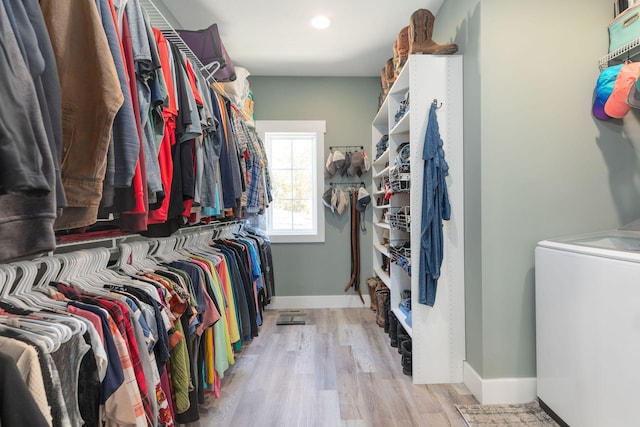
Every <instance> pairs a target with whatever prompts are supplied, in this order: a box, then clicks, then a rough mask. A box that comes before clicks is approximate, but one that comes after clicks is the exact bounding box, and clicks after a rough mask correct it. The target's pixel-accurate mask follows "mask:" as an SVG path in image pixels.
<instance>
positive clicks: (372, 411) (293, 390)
mask: <svg viewBox="0 0 640 427" xmlns="http://www.w3.org/2000/svg"><path fill="white" fill-rule="evenodd" d="M303 312H304V313H306V314H307V323H306V325H297V326H292V325H282V326H278V325H276V321H277V319H278V316H279V314H280V312H279V311H267V312H265V313H264V324H263V326H262V327H261V329H260V336H259V337H257V338H255V339H254V340H253V341H252V342H251V343H250V344H249V345H247V346H245V347H244V348H243V350H242V352H241V353H240V354H239V355H238V357H237V359H236V364H235V365H234V366H233V367H231V368H230V369H229V370H228V371H227V373H226V375H225V378H224V379H223V380H222V392H221V397H220V399H218V400H216V399H215V398H213V397H212V396H207V402H206V404H205V405H203V406H201V419H200V421H198V422H197V423H194V424H192V426H193V427H205V426H206V427H209V426H229V427H245V426H246V427H253V426H261V427H262V426H265V427H266V426H273V427H299V426H300V427H302V426H327V427H364V426H367V427H369V426H381V427H392V426H399V427H400V426H402V427H407V426H419V427H423V426H424V427H427V426H433V427H440V426H455V427H466V423H465V422H464V420H463V419H462V417H461V416H460V414H459V413H458V412H457V410H456V408H455V406H454V405H456V404H474V403H478V402H477V401H476V399H475V398H474V397H473V395H472V394H471V393H470V392H469V390H468V389H467V388H466V387H465V386H464V385H463V384H453V385H428V386H427V385H413V384H412V383H411V377H409V376H406V375H404V374H403V373H402V367H401V365H400V354H399V353H398V351H397V349H396V348H393V347H391V346H390V345H389V337H388V335H387V334H386V333H384V330H383V329H382V328H380V327H378V326H377V325H376V323H375V314H374V313H373V312H372V311H371V310H369V309H368V308H350V309H323V310H303Z"/></svg>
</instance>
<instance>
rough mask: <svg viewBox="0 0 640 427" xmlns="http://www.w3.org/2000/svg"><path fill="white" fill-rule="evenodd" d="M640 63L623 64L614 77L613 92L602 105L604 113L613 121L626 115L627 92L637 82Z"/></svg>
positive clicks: (627, 109)
mask: <svg viewBox="0 0 640 427" xmlns="http://www.w3.org/2000/svg"><path fill="white" fill-rule="evenodd" d="M638 74H640V62H630V63H627V64H624V65H623V66H622V68H621V69H620V72H619V73H618V75H617V76H616V81H615V83H614V84H613V90H612V91H611V95H610V96H609V99H607V102H605V104H604V112H605V113H606V114H607V115H608V116H609V117H612V118H614V119H621V118H623V117H624V116H626V115H627V113H628V112H629V110H630V109H631V105H629V104H628V103H627V99H628V97H629V91H630V90H631V88H632V87H633V85H634V84H635V83H636V80H638Z"/></svg>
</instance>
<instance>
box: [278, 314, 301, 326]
mask: <svg viewBox="0 0 640 427" xmlns="http://www.w3.org/2000/svg"><path fill="white" fill-rule="evenodd" d="M306 323H307V313H303V312H301V311H287V312H285V313H280V317H278V321H277V322H276V325H305V324H306Z"/></svg>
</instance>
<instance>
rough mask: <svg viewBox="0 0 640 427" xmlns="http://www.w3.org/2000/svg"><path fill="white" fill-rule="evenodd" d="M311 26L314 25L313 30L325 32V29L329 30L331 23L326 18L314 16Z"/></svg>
mask: <svg viewBox="0 0 640 427" xmlns="http://www.w3.org/2000/svg"><path fill="white" fill-rule="evenodd" d="M311 25H313V28H317V29H319V30H324V29H325V28H328V27H329V25H331V21H330V20H329V18H327V17H326V16H323V15H318V16H314V17H313V19H311Z"/></svg>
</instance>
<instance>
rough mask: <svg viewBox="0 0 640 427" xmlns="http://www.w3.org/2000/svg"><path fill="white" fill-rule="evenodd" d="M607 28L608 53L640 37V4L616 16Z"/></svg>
mask: <svg viewBox="0 0 640 427" xmlns="http://www.w3.org/2000/svg"><path fill="white" fill-rule="evenodd" d="M608 29H609V53H611V52H613V51H615V50H616V49H619V48H621V47H622V46H624V45H626V44H627V43H629V42H631V41H633V40H635V39H637V38H638V37H640V4H638V5H635V6H632V7H630V8H628V9H627V10H625V11H624V12H623V13H621V14H620V15H618V16H616V18H615V19H614V20H613V21H611V23H610V24H609V27H608Z"/></svg>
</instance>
